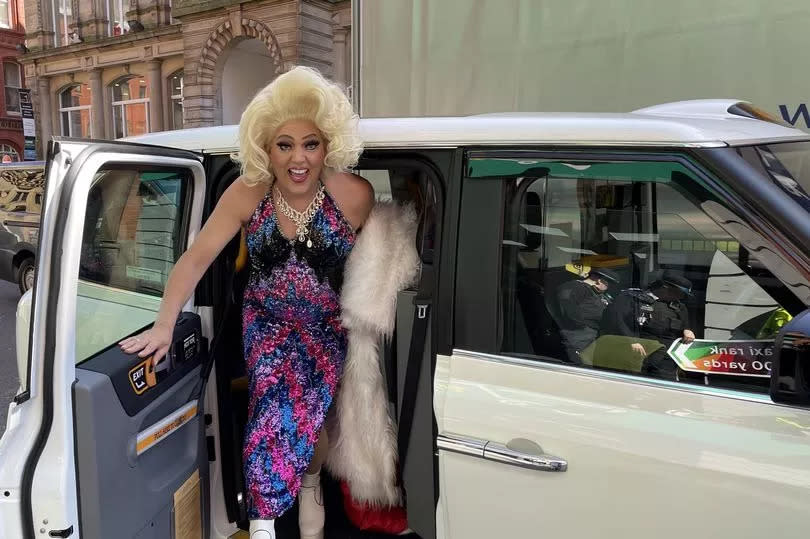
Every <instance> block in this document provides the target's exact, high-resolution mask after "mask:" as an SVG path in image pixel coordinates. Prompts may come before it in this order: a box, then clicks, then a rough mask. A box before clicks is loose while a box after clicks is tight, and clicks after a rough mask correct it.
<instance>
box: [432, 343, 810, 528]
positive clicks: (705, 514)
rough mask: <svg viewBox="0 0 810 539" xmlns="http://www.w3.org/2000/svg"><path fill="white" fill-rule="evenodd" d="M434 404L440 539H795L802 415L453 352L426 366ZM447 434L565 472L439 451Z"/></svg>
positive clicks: (754, 401) (808, 468) (807, 420)
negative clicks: (522, 444) (543, 456)
mask: <svg viewBox="0 0 810 539" xmlns="http://www.w3.org/2000/svg"><path fill="white" fill-rule="evenodd" d="M435 393H436V400H435V402H436V408H435V412H436V418H437V421H438V428H439V436H440V444H439V447H440V452H439V463H440V464H439V466H440V481H441V496H442V504H443V508H444V509H443V513H444V514H440V515H439V516H438V519H439V520H440V521H441V520H442V519H445V521H446V522H445V525H446V532H445V535H444V536H445V537H447V538H452V539H456V538H462V537H463V538H467V537H470V538H472V537H605V536H610V537H613V536H616V537H627V538H631V537H632V538H636V537H638V538H641V537H656V538H661V539H683V538H684V537H737V538H752V539H753V538H761V537H767V536H769V535H772V534H773V532H774V531H775V530H779V532H778V535H779V537H780V538H783V537H784V538H788V537H790V538H792V537H795V538H799V537H803V536H804V530H803V528H802V527H801V526H798V525H786V523H794V524H796V521H795V517H796V515H797V514H802V513H804V512H805V511H806V508H807V507H810V444H808V436H810V411H807V410H801V409H797V408H790V407H784V406H779V405H775V404H771V403H769V401H768V399H767V397H764V396H763V397H762V398H761V399H760V398H745V395H747V394H740V395H735V393H733V392H728V391H721V390H709V389H708V388H706V389H705V390H703V389H702V388H701V387H700V386H697V387H696V388H692V387H684V386H678V385H677V384H676V383H669V382H658V381H652V380H648V379H643V378H640V377H632V376H623V375H610V374H606V373H599V372H596V371H584V370H581V369H577V368H572V367H561V366H557V365H547V364H543V363H538V362H531V361H525V360H515V359H508V358H498V357H494V356H492V357H484V356H479V355H476V354H472V353H466V352H456V353H455V354H454V355H453V356H452V357H441V356H440V357H439V359H438V365H437V369H436V379H435ZM447 434H454V435H461V436H464V437H472V438H479V439H484V440H490V441H493V442H498V443H506V442H508V441H510V440H512V439H515V438H525V439H529V440H532V441H534V442H536V443H538V444H539V445H540V446H541V447H542V448H543V450H544V451H545V452H546V453H548V454H551V455H555V456H557V457H560V458H564V459H566V460H567V461H568V466H569V467H568V470H567V471H565V472H543V471H537V470H530V469H526V468H519V467H516V466H511V465H505V464H501V463H497V462H493V461H490V460H484V459H482V458H478V457H472V456H469V455H465V454H459V453H455V452H451V451H446V450H442V449H441V447H442V444H441V438H442V435H447ZM497 500H509V503H493V502H494V501H497ZM662 513H665V514H669V515H671V518H670V519H668V520H666V521H662V520H661V514H662ZM741 516H744V518H741Z"/></svg>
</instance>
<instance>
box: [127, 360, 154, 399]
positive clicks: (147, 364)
mask: <svg viewBox="0 0 810 539" xmlns="http://www.w3.org/2000/svg"><path fill="white" fill-rule="evenodd" d="M129 383H130V384H131V385H132V389H133V390H134V391H135V394H136V395H142V394H143V393H144V392H146V390H147V389H149V388H150V387H155V384H157V377H156V376H155V367H154V365H152V357H151V356H150V357H149V358H147V359H146V360H144V361H141V362H140V363H138V364H137V365H136V366H134V367H133V368H132V369H130V370H129Z"/></svg>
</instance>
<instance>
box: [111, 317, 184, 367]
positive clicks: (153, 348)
mask: <svg viewBox="0 0 810 539" xmlns="http://www.w3.org/2000/svg"><path fill="white" fill-rule="evenodd" d="M171 344H172V330H171V328H169V327H167V326H165V325H157V324H156V325H154V326H152V328H150V329H147V330H146V331H144V332H143V333H139V334H138V335H133V336H132V337H127V338H126V339H124V340H123V341H121V342H119V343H118V345H119V346H120V347H121V350H123V351H124V352H125V353H127V354H134V353H137V354H138V357H146V356H149V355H152V354H154V355H153V356H152V365H153V366H156V365H157V364H158V362H159V361H160V360H161V359H163V357H164V356H165V355H166V352H168V351H169V347H170V346H171Z"/></svg>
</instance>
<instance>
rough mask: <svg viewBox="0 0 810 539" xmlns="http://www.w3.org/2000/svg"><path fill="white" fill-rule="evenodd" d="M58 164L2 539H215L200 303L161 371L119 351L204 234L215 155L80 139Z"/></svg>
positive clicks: (2, 509)
mask: <svg viewBox="0 0 810 539" xmlns="http://www.w3.org/2000/svg"><path fill="white" fill-rule="evenodd" d="M48 154H49V156H48V164H47V171H46V178H47V187H46V195H45V201H44V204H43V213H42V220H41V232H40V238H39V256H38V268H37V275H36V281H35V284H34V288H33V292H32V294H31V295H30V297H29V296H28V295H26V296H24V298H23V300H22V301H21V305H20V307H19V309H18V324H20V325H22V327H18V336H21V337H22V338H19V339H18V348H20V350H18V354H24V355H23V356H21V357H23V359H25V361H24V363H25V365H23V366H24V367H25V368H24V370H22V372H21V378H22V380H21V388H20V393H19V394H18V395H17V396H16V398H15V400H14V402H13V403H12V404H11V406H10V408H9V417H8V427H7V430H6V432H5V434H4V435H3V437H2V439H0V538H2V539H12V538H13V539H19V538H21V537H22V538H31V539H33V538H35V537H37V538H39V537H98V538H107V537H138V538H147V537H154V538H165V537H176V538H184V537H200V536H207V534H208V530H207V527H208V521H209V519H208V513H209V510H210V509H209V498H208V490H209V487H208V455H207V450H206V440H205V435H204V429H205V420H204V417H205V416H204V414H203V404H202V399H203V392H202V389H203V388H202V385H203V384H202V383H201V380H202V373H203V372H204V371H205V366H206V362H207V354H208V345H207V342H206V340H205V338H204V336H203V333H204V332H203V330H202V322H201V319H200V316H199V315H198V313H197V312H196V311H195V305H194V299H193V297H192V299H190V300H189V301H188V302H187V304H186V305H185V306H184V309H183V313H182V314H181V316H180V318H179V320H178V324H177V326H176V329H175V334H174V341H173V345H172V348H171V351H170V353H169V356H168V357H167V358H166V359H165V360H163V361H162V362H161V363H159V364H158V366H157V368H153V367H152V366H151V362H150V361H149V358H138V357H137V356H132V355H127V354H124V353H123V352H121V350H120V348H119V347H118V345H117V343H118V342H119V341H120V340H121V339H122V338H124V337H126V336H128V335H131V334H133V333H137V332H139V331H141V330H143V329H145V328H147V327H149V325H150V324H151V323H153V322H154V319H155V315H156V313H157V310H158V307H159V305H160V298H161V295H162V293H163V287H164V286H165V283H166V279H167V277H168V274H169V272H170V270H171V268H172V267H173V265H174V263H175V262H176V260H177V259H178V258H179V256H180V254H182V252H183V251H184V250H185V249H186V247H187V246H188V244H189V243H190V242H192V241H193V239H194V237H195V235H196V234H197V233H198V231H199V228H200V226H201V217H202V211H203V204H204V195H205V174H204V169H203V166H202V159H201V156H199V155H198V154H195V153H193V152H188V151H180V150H175V149H168V148H160V147H154V146H144V145H138V144H132V143H120V142H108V141H87V140H73V139H55V140H54V142H52V143H51V145H50V148H49V152H48ZM26 337H27V338H26Z"/></svg>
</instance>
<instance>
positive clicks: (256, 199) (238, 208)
mask: <svg viewBox="0 0 810 539" xmlns="http://www.w3.org/2000/svg"><path fill="white" fill-rule="evenodd" d="M269 188H270V186H269V185H268V184H267V183H266V182H259V183H257V184H253V185H251V184H248V183H246V182H245V180H244V178H243V177H241V176H240V177H239V178H237V179H236V180H234V182H233V183H232V184H231V185H229V186H228V188H227V189H226V190H225V192H224V193H223V194H222V198H220V199H219V202H217V207H222V209H223V210H225V211H227V212H228V213H232V214H235V215H236V216H238V217H239V220H240V221H241V222H242V223H243V224H244V223H247V222H248V220H249V219H250V216H251V215H253V212H254V211H255V210H256V207H257V206H258V205H259V203H260V202H261V201H262V199H263V198H264V197H265V195H266V194H267V191H268V189H269Z"/></svg>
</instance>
